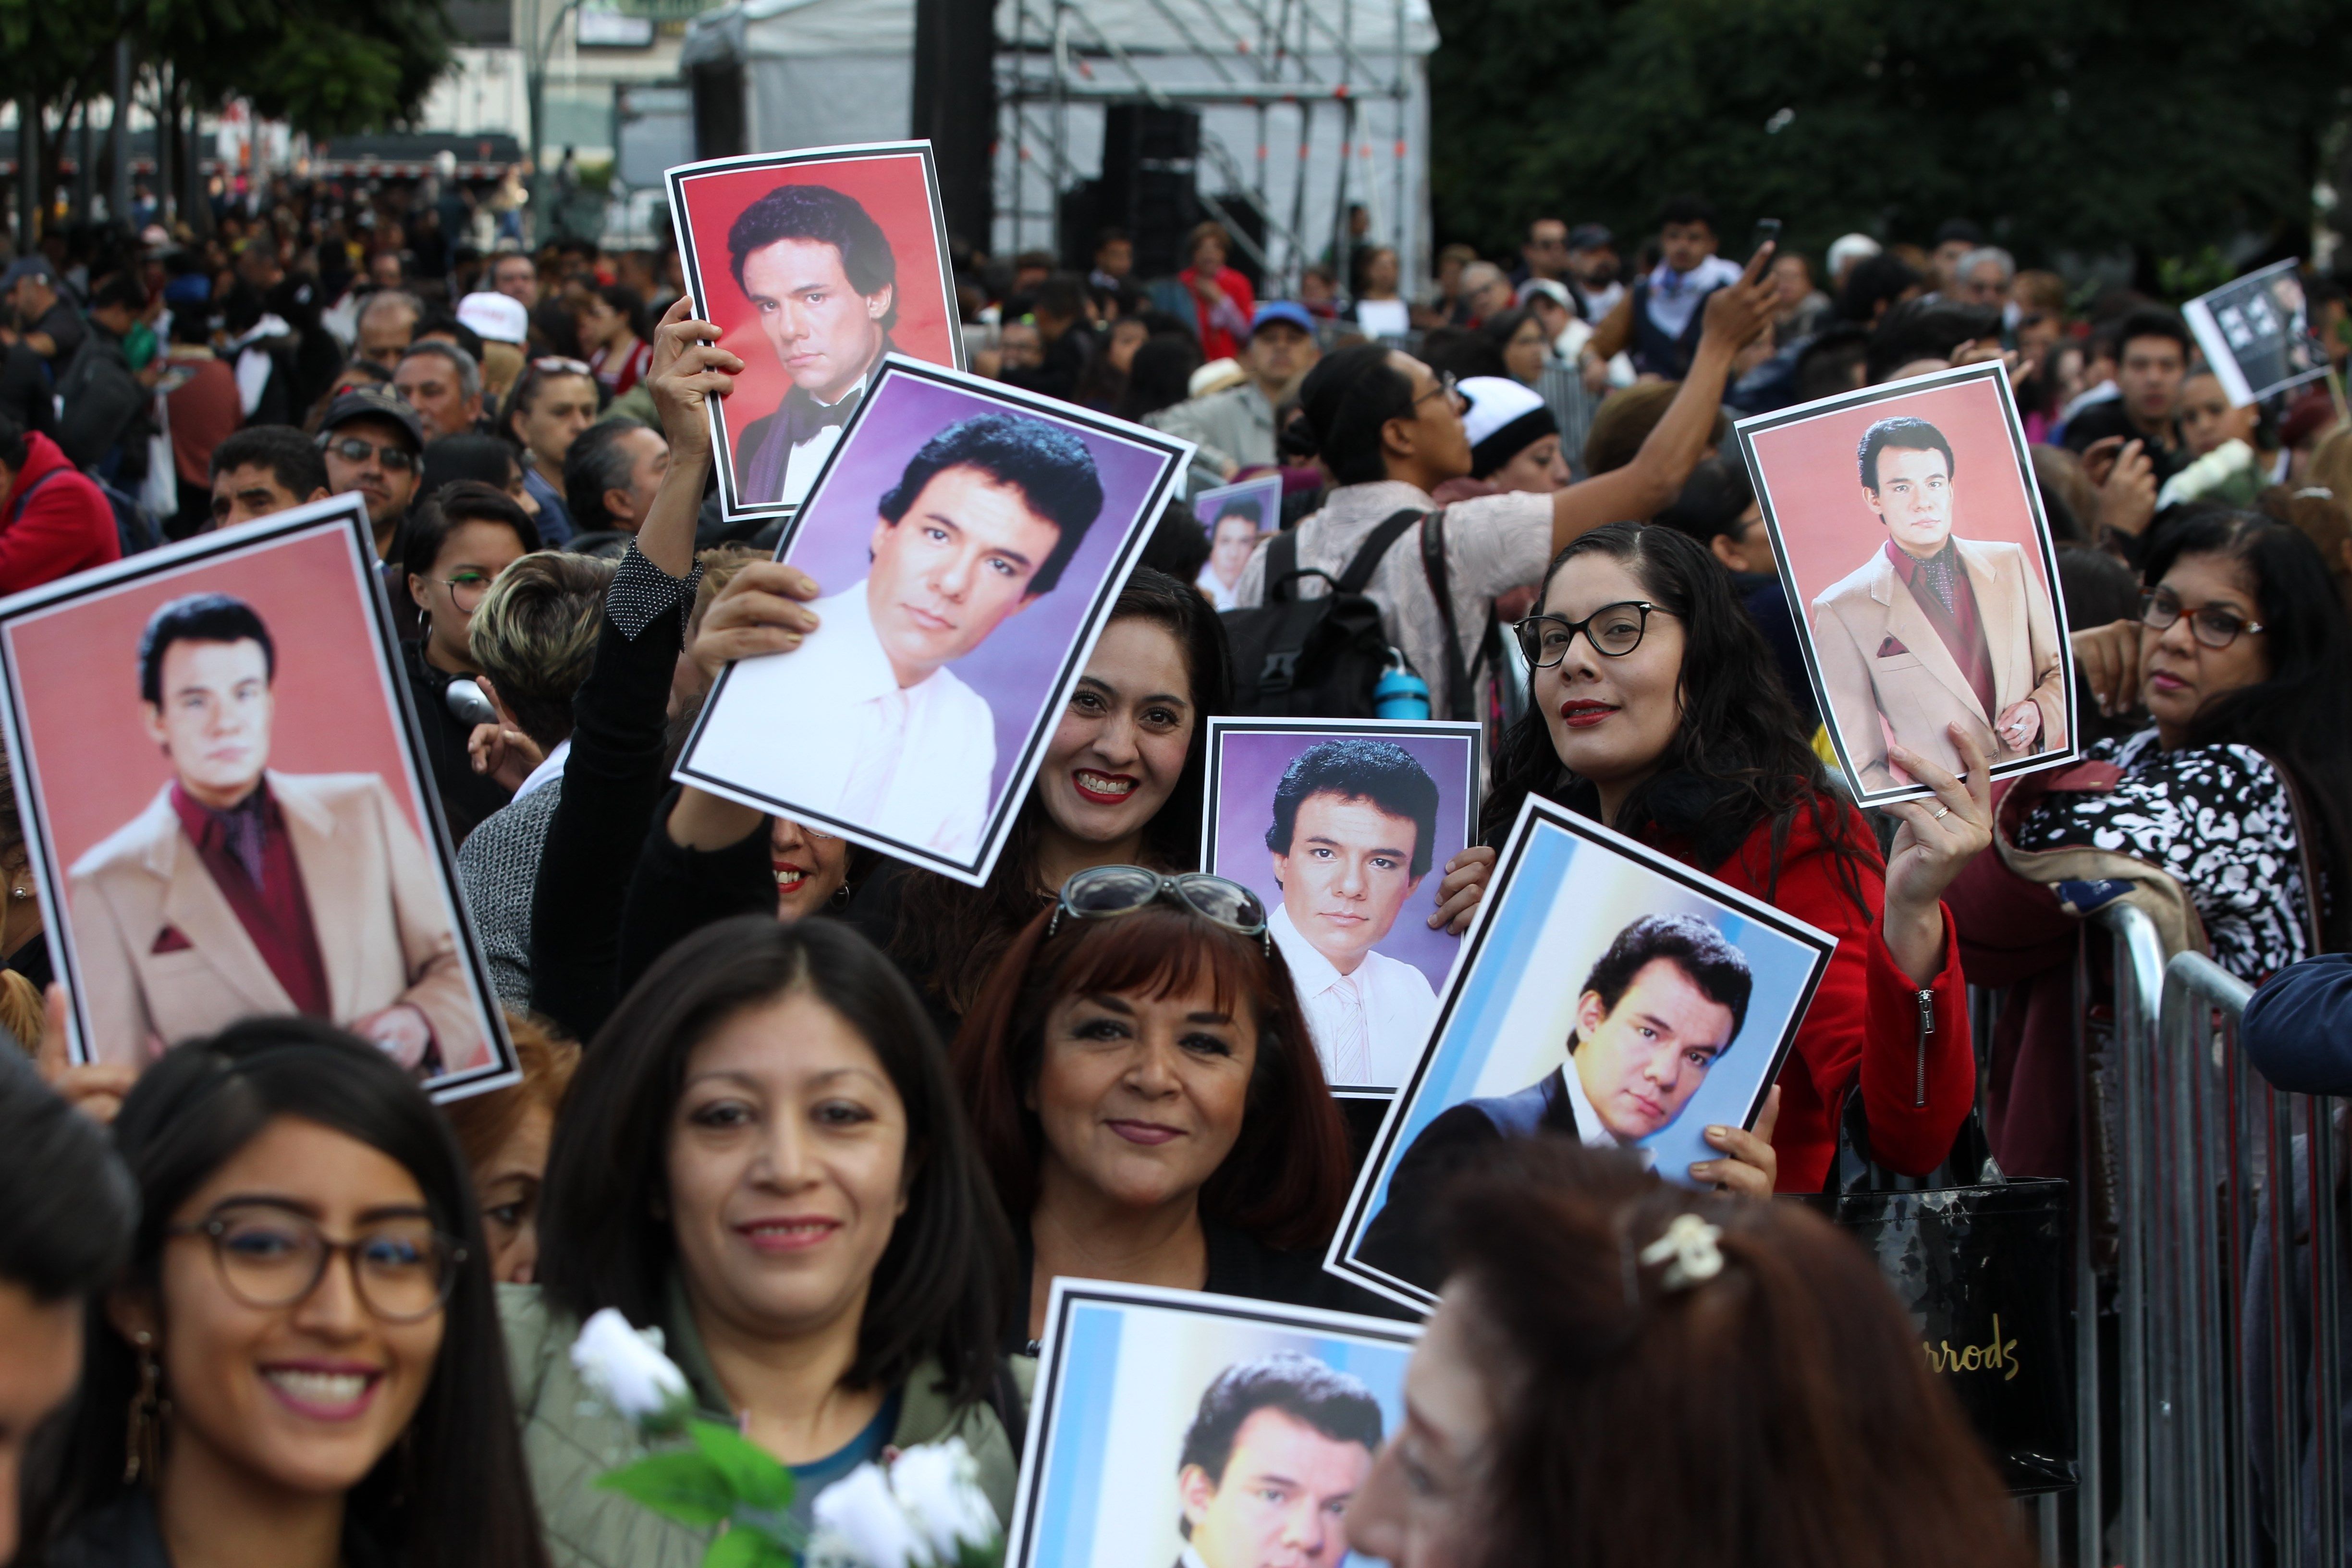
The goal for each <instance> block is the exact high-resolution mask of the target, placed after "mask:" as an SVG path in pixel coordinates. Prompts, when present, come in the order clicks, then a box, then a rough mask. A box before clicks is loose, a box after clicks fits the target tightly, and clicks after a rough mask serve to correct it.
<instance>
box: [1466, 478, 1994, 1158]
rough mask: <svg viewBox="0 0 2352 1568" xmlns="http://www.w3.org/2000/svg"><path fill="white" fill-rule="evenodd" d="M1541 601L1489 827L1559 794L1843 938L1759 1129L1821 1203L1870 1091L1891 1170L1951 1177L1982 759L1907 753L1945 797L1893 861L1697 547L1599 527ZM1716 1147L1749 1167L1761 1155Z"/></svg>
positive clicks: (1908, 821) (1913, 818) (1873, 1148)
mask: <svg viewBox="0 0 2352 1568" xmlns="http://www.w3.org/2000/svg"><path fill="white" fill-rule="evenodd" d="M1537 603H1538V606H1539V608H1538V613H1537V614H1536V615H1534V616H1529V617H1528V619H1527V620H1525V621H1522V622H1520V623H1519V625H1518V626H1517V632H1518V635H1519V642H1520V647H1521V648H1522V650H1523V651H1524V652H1525V653H1526V654H1527V656H1528V663H1529V664H1530V665H1531V666H1533V667H1534V679H1533V681H1532V683H1531V687H1530V700H1529V702H1528V711H1527V714H1526V716H1525V717H1523V718H1522V719H1521V720H1520V721H1519V722H1518V723H1517V724H1516V725H1514V726H1513V727H1512V729H1511V731H1510V733H1509V735H1508V737H1507V739H1506V741H1505V742H1504V750H1503V760H1502V763H1501V765H1500V767H1499V768H1498V769H1497V770H1496V783H1495V786H1494V788H1493V790H1492V791H1491V792H1490V793H1489V794H1488V795H1487V797H1486V807H1485V810H1484V812H1483V813H1482V817H1483V821H1482V828H1483V830H1484V832H1485V834H1486V838H1487V841H1488V843H1489V844H1499V843H1500V840H1501V838H1502V836H1503V835H1504V834H1506V833H1507V832H1508V831H1509V830H1510V826H1511V823H1512V821H1513V819H1514V818H1516V817H1517V815H1518V810H1519V805H1520V803H1521V802H1522V801H1524V800H1525V799H1526V798H1527V797H1528V795H1530V794H1535V795H1543V796H1546V797H1548V798H1549V799H1552V800H1556V801H1558V802H1559V803H1560V804H1561V805H1566V806H1568V807H1569V808H1570V810H1573V811H1577V812H1580V813H1581V814H1583V815H1584V816H1591V817H1595V818H1598V819H1599V820H1600V821H1601V822H1603V823H1605V824H1607V825H1608V826H1611V827H1613V828H1615V829H1616V830H1617V831H1618V832H1620V833H1622V834H1625V835H1627V836H1629V837H1634V838H1638V839H1640V840H1642V841H1643V843H1645V844H1648V845H1651V846H1652V847H1655V848H1659V849H1663V850H1664V851H1665V852H1667V853H1668V854H1671V855H1673V856H1674V857H1675V858H1677V859H1679V860H1682V861H1685V863H1687V864H1689V865H1692V866H1696V867H1697V868H1699V869H1700V870H1702V871H1705V872H1706V873H1707V874H1708V875H1709V876H1712V877H1715V878H1717V879H1720V880H1722V881H1724V882H1727V883H1729V884H1730V885H1731V886H1733V887H1736V888H1738V889H1741V890H1742V891H1745V892H1748V893H1752V894H1754V895H1755V896H1756V897H1758V898H1760V899H1762V900H1765V901H1766V902H1768V903H1770V904H1772V905H1774V906H1775V907H1777V908H1779V909H1781V910H1787V911H1788V912H1789V913H1790V914H1793V915H1795V916H1797V917H1798V918H1799V919H1800V920H1803V921H1809V922H1811V924H1813V925H1815V926H1818V927H1820V928H1821V929H1822V930H1823V931H1828V932H1829V933H1831V934H1832V936H1835V937H1836V938H1837V939H1838V946H1837V952H1835V954H1834V955H1832V958H1831V960H1830V966H1829V969H1828V971H1827V973H1825V974H1824V975H1823V976H1822V984H1821V988H1820V989H1819V990H1818V991H1817V992H1816V993H1815V994H1814V996H1813V1000H1812V1005H1811V1007H1810V1009H1809V1010H1808V1011H1807V1013H1806V1015H1805V1022H1804V1025H1803V1027H1802V1028H1801V1029H1800V1030H1799V1031H1798V1034H1797V1039H1796V1046H1795V1049H1794V1050H1793V1051H1792V1052H1791V1053H1790V1059H1789V1062H1788V1065H1787V1066H1786V1067H1784V1068H1782V1069H1781V1072H1780V1089H1779V1094H1780V1100H1779V1110H1778V1121H1777V1122H1776V1123H1770V1124H1769V1125H1768V1123H1767V1121H1763V1120H1759V1122H1758V1131H1759V1134H1761V1135H1762V1136H1765V1137H1769V1139H1770V1144H1771V1151H1772V1153H1773V1154H1774V1155H1777V1158H1778V1170H1777V1173H1775V1176H1776V1179H1777V1185H1778V1187H1779V1189H1780V1191H1783V1192H1819V1191H1820V1190H1821V1187H1822V1179H1823V1177H1824V1176H1825V1175H1826V1174H1827V1173H1828V1170H1829V1166H1830V1162H1831V1157H1832V1154H1833V1152H1835V1149H1836V1142H1837V1127H1838V1119H1839V1116H1840V1114H1841V1113H1842V1111H1843V1108H1844V1106H1845V1103H1846V1101H1847V1099H1848V1098H1849V1097H1850V1096H1851V1095H1853V1094H1854V1093H1856V1092H1859V1093H1860V1094H1861V1096H1862V1101H1863V1106H1864V1111H1865V1113H1866V1116H1867V1119H1868V1122H1869V1135H1870V1152H1872V1153H1873V1154H1874V1156H1875V1157H1876V1158H1877V1159H1878V1161H1879V1162H1880V1163H1884V1164H1886V1165H1888V1166H1891V1167H1893V1168H1894V1169H1895V1170H1897V1171H1901V1172H1904V1173H1908V1174H1914V1175H1917V1174H1925V1173H1927V1172H1929V1171H1932V1170H1934V1169H1935V1168H1936V1167H1937V1165H1939V1164H1941V1163H1943V1161H1944V1158H1945V1156H1946V1155H1947V1153H1948V1152H1949V1151H1950V1148H1951V1144H1952V1139H1953V1136H1954V1134H1955V1133H1956V1132H1957V1131H1958V1129H1959V1126H1960V1123H1961V1121H1963V1120H1964V1119H1965V1118H1966V1117H1967V1115H1968V1111H1969V1106H1970V1104H1971V1103H1973V1101H1974V1100H1975V1098H1976V1056H1975V1053H1974V1051H1973V1050H1972V1049H1971V1048H1970V1047H1969V1010H1968V994H1967V984H1966V982H1965V980H1964V979H1963V978H1962V976H1961V973H1960V964H1959V953H1958V947H1957V946H1956V944H1955V943H1954V942H1953V939H1952V933H1951V927H1950V922H1949V921H1948V920H1947V919H1946V918H1945V913H1944V908H1943V904H1942V901H1941V900H1942V897H1943V892H1944V889H1946V888H1947V887H1948V886H1949V885H1950V883H1951V880H1952V879H1953V877H1954V876H1956V875H1957V874H1958V871H1959V869H1960V868H1961V867H1962V866H1963V865H1964V864H1966V863H1967V861H1968V859H1969V857H1971V856H1973V855H1974V854H1975V853H1976V852H1977V851H1978V850H1979V849H1981V848H1982V847H1984V846H1985V844H1986V843H1987V842H1988V841H1989V839H1990V826H1989V825H1990V820H1991V807H1990V778H1989V775H1988V772H1987V765H1986V762H1985V759H1984V758H1983V756H1982V755H1981V754H1979V753H1978V752H1976V751H1975V750H1974V742H1971V741H1970V740H1969V739H1968V738H1967V737H1966V736H1964V735H1960V734H1959V733H1958V731H1957V728H1956V729H1955V731H1954V733H1955V737H1956V738H1955V742H1954V743H1955V744H1956V745H1957V746H1958V750H1959V752H1960V755H1961V757H1962V758H1964V759H1966V760H1967V762H1968V763H1969V775H1968V777H1967V778H1966V779H1959V778H1955V777H1953V776H1952V775H1951V774H1949V773H1945V772H1944V771H1943V770H1942V769H1941V768H1938V767H1937V766H1936V765H1935V764H1934V763H1930V762H1928V761H1927V759H1925V758H1923V757H1918V756H1916V755H1913V754H1912V753H1910V752H1906V751H1905V750H1904V749H1903V748H1902V747H1900V746H1896V747H1895V748H1894V753H1893V754H1894V755H1895V758H1896V760H1897V761H1898V762H1900V763H1902V765H1903V766H1904V768H1905V769H1906V770H1907V771H1908V772H1909V773H1911V775H1912V777H1914V778H1916V779H1917V780H1919V781H1920V782H1921V783H1922V784H1927V785H1928V786H1929V787H1930V788H1931V789H1933V790H1934V792H1935V796H1934V799H1933V800H1932V801H1908V802H1902V803H1898V804H1896V805H1891V806H1888V807H1887V808H1886V810H1887V811H1888V812H1890V813H1891V814H1892V815H1894V816H1898V817H1900V818H1902V825H1901V826H1900V827H1899V828H1898V829H1897V830H1896V832H1895V840H1894V845H1893V847H1892V849H1891V850H1890V851H1889V852H1888V854H1887V855H1886V856H1885V858H1881V856H1880V854H1879V848H1878V845H1877V843H1876V841H1875V840H1874V839H1873V837H1871V834H1870V830H1869V829H1868V828H1867V827H1865V826H1864V825H1863V821H1862V818H1861V816H1860V815H1859V814H1858V813H1856V812H1855V811H1854V809H1853V807H1852V806H1851V805H1846V804H1845V803H1844V802H1843V800H1841V799H1840V798H1839V797H1838V796H1837V795H1832V793H1831V792H1830V786H1829V780H1828V778H1827V777H1826V775H1825V774H1824V773H1823V772H1822V763H1821V760H1820V759H1819V758H1818V757H1816V756H1815V755H1814V754H1813V752H1812V748H1811V745H1810V744H1809V743H1808V742H1807V741H1806V738H1805V731H1804V730H1803V729H1802V728H1801V725H1800V723H1799V721H1798V719H1797V715H1796V710H1795V709H1794V708H1792V707H1791V706H1790V701H1789V696H1788V693H1787V692H1786V691H1785V690H1784V689H1782V687H1781V684H1780V674H1779V670H1778V668H1777V666H1776V665H1775V663H1774V660H1773V658H1772V656H1771V654H1770V653H1769V652H1768V651H1767V650H1766V648H1765V646H1764V640H1763V637H1762V636H1761V635H1760V634H1759V632H1758V631H1757V629H1756V626H1755V623H1754V622H1753V621H1752V620H1750V619H1749V618H1748V616H1747V614H1746V612H1744V611H1743V610H1741V609H1740V607H1739V605H1738V601H1737V600H1735V599H1734V598H1733V597H1732V596H1731V578H1730V575H1729V574H1727V573H1726V572H1725V571H1724V570H1723V568H1722V567H1721V566H1720V565H1719V564H1718V563H1717V562H1716V560H1715V558H1714V557H1713V556H1711V555H1709V554H1708V553H1707V552H1706V551H1705V550H1704V549H1702V548H1701V547H1700V546H1699V545H1698V544H1696V542H1693V541H1692V540H1691V539H1690V538H1689V537H1688V536H1686V535H1685V534H1682V533H1678V532H1676V531H1674V530H1673V529H1669V528H1644V527H1643V526H1641V525H1639V524H1636V523H1623V522H1619V523H1610V524H1608V525H1606V526H1605V527H1601V528H1598V529H1595V530H1593V531H1591V532H1590V533H1587V534H1585V535H1583V536H1582V537H1581V538H1580V539H1578V540H1577V541H1576V542H1574V543H1572V544H1570V546H1569V547H1568V548H1567V549H1566V550H1563V551H1562V552H1560V553H1559V556H1558V557H1557V558H1555V559H1554V560H1553V562H1552V563H1551V570H1550V572H1549V574H1548V575H1547V576H1546V577H1545V579H1544V585H1543V593H1542V595H1541V597H1540V598H1539V599H1538V601H1537ZM1765 1115H1766V1117H1767V1118H1769V1117H1771V1116H1772V1115H1773V1112H1772V1111H1771V1110H1769V1109H1768V1110H1767V1111H1766V1113H1765ZM1714 1142H1715V1146H1716V1147H1717V1148H1718V1149H1721V1150H1723V1151H1724V1152H1725V1153H1726V1155H1727V1156H1732V1155H1736V1154H1738V1153H1739V1152H1742V1151H1743V1150H1744V1149H1745V1148H1746V1147H1747V1145H1748V1142H1749V1141H1748V1140H1743V1139H1741V1138H1740V1135H1738V1133H1731V1134H1729V1135H1727V1136H1726V1137H1723V1138H1719V1139H1716V1140H1714ZM1742 1164H1743V1162H1740V1161H1738V1160H1736V1159H1733V1158H1728V1157H1727V1158H1726V1159H1722V1160H1716V1161H1710V1162H1703V1163H1701V1164H1700V1165H1699V1166H1695V1167H1693V1173H1694V1174H1695V1175H1697V1176H1698V1177H1699V1178H1700V1179H1702V1180H1712V1181H1717V1182H1722V1183H1725V1184H1729V1185H1733V1186H1746V1187H1749V1188H1750V1190H1753V1188H1754V1187H1755V1186H1757V1185H1764V1184H1759V1183H1755V1182H1754V1179H1753V1177H1752V1175H1751V1174H1750V1173H1749V1172H1748V1170H1746V1169H1743V1168H1740V1167H1741V1166H1742ZM1710 1165H1712V1166H1714V1167H1716V1168H1715V1169H1713V1170H1709V1169H1707V1168H1706V1167H1707V1166H1710Z"/></svg>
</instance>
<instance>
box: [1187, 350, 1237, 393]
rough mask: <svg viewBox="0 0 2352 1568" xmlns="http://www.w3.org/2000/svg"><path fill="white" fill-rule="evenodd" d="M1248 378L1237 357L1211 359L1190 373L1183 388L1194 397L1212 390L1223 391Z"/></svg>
mask: <svg viewBox="0 0 2352 1568" xmlns="http://www.w3.org/2000/svg"><path fill="white" fill-rule="evenodd" d="M1248 379H1249V372H1247V371H1245V370H1244V369H1243V368H1242V362H1241V361H1239V360H1237V359H1213V360H1211V361H1210V362H1209V363H1206V364H1204V365H1202V367H1201V368H1200V369H1198V370H1196V371H1194V372H1193V373H1192V380H1191V381H1190V382H1188V383H1186V384H1185V390H1186V391H1188V392H1190V393H1191V394H1192V395H1193V396H1194V397H1206V396H1208V395H1209V394H1211V393H1213V392H1223V390H1224V389H1225V388H1227V387H1229V386H1239V385H1240V384H1242V383H1243V382H1244V381H1247V380H1248Z"/></svg>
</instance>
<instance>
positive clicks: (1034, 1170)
mask: <svg viewBox="0 0 2352 1568" xmlns="http://www.w3.org/2000/svg"><path fill="white" fill-rule="evenodd" d="M951 1054H952V1058H953V1066H954V1069H955V1079H956V1086H957V1088H958V1089H959V1090H960V1091H961V1095H962V1098H963V1103H964V1109H965V1110H967V1111H968V1112H970V1114H971V1122H972V1131H973V1135H974V1137H975V1140H976V1141H977V1142H978V1143H979V1146H980V1154H981V1159H982V1162H983V1163H985V1164H986V1165H987V1167H988V1172H989V1174H990V1175H991V1176H992V1178H993V1179H994V1182H995V1185H996V1194H997V1196H998V1197H999V1198H1000V1199H1002V1200H1003V1204H1004V1212H1005V1213H1006V1214H1007V1215H1010V1216H1012V1219H1013V1235H1014V1237H1015V1238H1016V1239H1017V1241H1018V1242H1019V1244H1020V1247H1021V1274H1020V1276H1019V1278H1020V1281H1021V1286H1022V1289H1023V1292H1024V1300H1025V1310H1024V1312H1023V1313H1022V1315H1021V1318H1020V1320H1019V1321H1018V1322H1016V1323H1015V1324H1013V1326H1012V1329H1011V1331H1010V1333H1009V1335H1008V1344H1010V1345H1014V1346H1017V1345H1018V1344H1020V1343H1023V1342H1030V1341H1034V1340H1035V1339H1036V1338H1037V1336H1038V1335H1039V1334H1040V1332H1041V1331H1043V1327H1044V1322H1045V1298H1046V1293H1047V1289H1048V1287H1049V1286H1050V1285H1051V1284H1052V1282H1053V1280H1054V1278H1055V1276H1056V1275H1069V1276H1073V1277H1076V1278H1082V1279H1116V1280H1120V1281H1123V1282H1126V1283H1129V1284H1138V1285H1166V1286H1171V1287H1174V1288H1176V1289H1186V1290H1202V1289H1206V1290H1213V1291H1216V1292H1218V1293H1219V1294H1221V1295H1228V1296H1248V1297H1253V1298H1255V1299H1257V1300H1273V1301H1287V1302H1292V1303H1296V1304H1303V1305H1311V1306H1343V1307H1350V1308H1353V1309H1355V1310H1381V1309H1380V1308H1379V1307H1377V1306H1376V1305H1372V1304H1371V1302H1372V1299H1371V1298H1370V1297H1369V1296H1367V1295H1365V1294H1364V1293H1363V1292H1360V1291H1357V1290H1354V1289H1352V1288H1350V1287H1348V1286H1346V1285H1344V1284H1342V1283H1341V1282H1340V1281H1339V1280H1338V1279H1335V1278H1333V1277H1332V1276H1330V1275H1328V1274H1325V1273H1324V1272H1323V1270H1322V1256H1323V1253H1322V1249H1323V1246H1324V1244H1325V1243H1326V1242H1328V1240H1329V1239H1330V1236H1331V1231H1332V1228H1333V1227H1334V1226H1336V1225H1338V1223H1339V1210H1340V1206H1341V1205H1343V1204H1344V1203H1345V1202H1346V1201H1347V1196H1348V1134H1347V1128H1346V1125H1345V1123H1344V1122H1343V1121H1341V1119H1340V1115H1339V1102H1338V1101H1337V1100H1333V1099H1332V1098H1331V1091H1330V1089H1329V1088H1328V1086H1327V1085H1326V1084H1325V1082H1324V1080H1323V1068H1322V1064H1321V1063H1320V1061H1319V1060H1318V1058H1317V1057H1316V1055H1315V1047H1314V1044H1313V1042H1312V1041H1311V1040H1310V1039H1309V1037H1308V1036H1307V1019H1306V1016H1305V1015H1304V1014H1302V1013H1301V1012H1300V1011H1299V1008H1298V997H1297V992H1296V991H1294V990H1293V989H1292V986H1291V981H1290V969H1289V966H1288V965H1287V964H1286V963H1284V962H1283V959H1282V954H1281V953H1280V952H1277V951H1276V948H1275V947H1274V944H1273V942H1271V941H1270V940H1269V939H1268V938H1267V936H1266V930H1265V906H1264V905H1263V904H1261V903H1260V902H1259V901H1258V899H1257V896H1256V895H1255V893H1252V892H1251V891H1250V890H1249V889H1246V888H1244V887H1243V886H1241V885H1240V884H1239V883H1236V882H1229V881H1227V880H1225V879H1223V878H1222V877H1209V876H1202V875H1199V874H1197V873H1196V874H1192V875H1188V876H1181V877H1163V876H1162V875H1161V874H1160V873H1159V872H1157V871H1152V870H1149V869H1147V868H1143V867H1140V866H1097V867H1093V868H1088V869H1086V870H1082V871H1079V872H1077V873H1076V875H1074V876H1072V877H1071V878H1070V879H1068V880H1067V881H1066V882H1065V883H1063V885H1062V889H1061V894H1060V896H1059V897H1058V898H1057V899H1056V900H1055V902H1054V905H1053V907H1052V908H1051V909H1049V910H1045V911H1044V912H1041V913H1040V914H1038V915H1037V916H1036V918H1035V919H1034V920H1032V921H1029V922H1028V924H1027V925H1026V926H1024V928H1023V929H1022V931H1021V932H1020V934H1019V935H1018V936H1016V937H1015V938H1014V939H1013V943H1012V945H1011V946H1010V947H1008V948H1007V949H1005V950H1004V952H1003V956H1002V957H1001V958H1000V959H999V960H998V961H997V964H996V967H995V969H994V971H993V972H992V973H991V974H990V976H989V978H988V982H987V984H986V985H985V986H983V987H982V991H981V993H980V995H979V997H978V999H977V1000H976V1001H975V1002H974V1004H973V1005H972V1007H971V1011H970V1012H969V1013H967V1014H966V1015H965V1016H964V1020H963V1027H962V1029H961V1032H960V1033H959V1034H958V1035H957V1036H956V1041H955V1046H954V1048H953V1051H952V1053H951Z"/></svg>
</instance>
